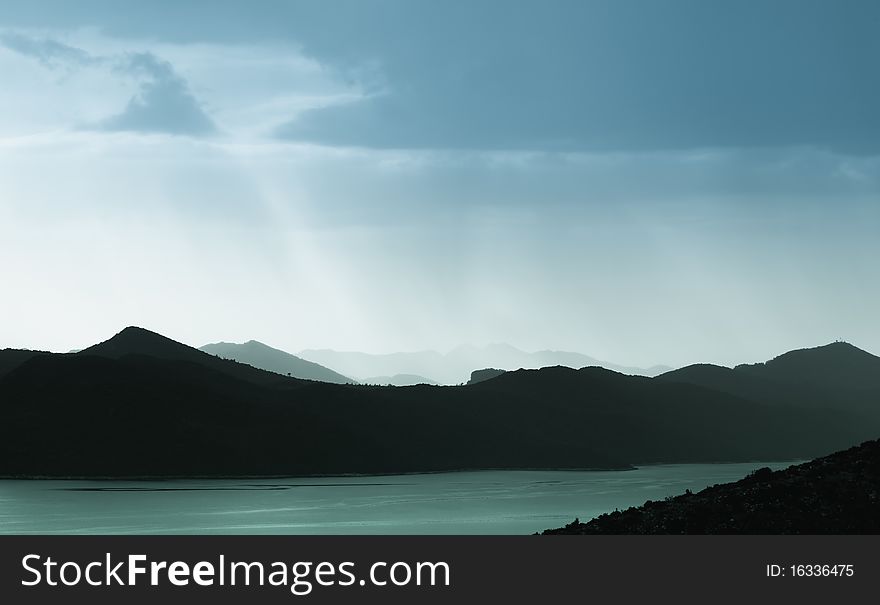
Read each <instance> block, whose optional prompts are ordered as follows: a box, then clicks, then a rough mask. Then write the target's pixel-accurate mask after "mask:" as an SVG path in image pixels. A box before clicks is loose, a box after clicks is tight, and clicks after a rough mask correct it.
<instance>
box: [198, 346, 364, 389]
mask: <svg viewBox="0 0 880 605" xmlns="http://www.w3.org/2000/svg"><path fill="white" fill-rule="evenodd" d="M200 350H201V351H204V352H205V353H210V354H211V355H217V356H218V357H223V358H225V359H233V360H235V361H238V362H241V363H246V364H248V365H252V366H254V367H255V368H260V369H262V370H268V371H270V372H276V373H278V374H284V375H288V376H293V377H294V378H302V379H304V380H320V381H321V382H332V383H336V384H347V383H351V382H355V381H354V380H352V379H351V378H348V377H346V376H343V375H342V374H339V373H337V372H334V371H333V370H331V369H329V368H325V367H324V366H322V365H319V364H317V363H314V362H311V361H307V360H305V359H300V358H299V357H297V356H295V355H291V354H290V353H286V352H285V351H281V350H279V349H273V348H272V347H270V346H268V345H264V344H263V343H261V342H257V341H256V340H249V341H248V342H245V343H242V344H236V343H231V342H216V343H213V344H207V345H205V346H203V347H201V348H200Z"/></svg>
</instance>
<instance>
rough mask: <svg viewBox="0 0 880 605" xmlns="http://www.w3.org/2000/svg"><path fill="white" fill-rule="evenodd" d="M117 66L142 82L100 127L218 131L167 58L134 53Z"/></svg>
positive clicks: (201, 131) (106, 128) (181, 131)
mask: <svg viewBox="0 0 880 605" xmlns="http://www.w3.org/2000/svg"><path fill="white" fill-rule="evenodd" d="M116 69H117V70H118V71H122V72H125V73H128V74H130V75H133V76H136V77H138V78H139V79H142V80H143V82H142V83H141V87H140V91H139V92H138V93H137V94H136V95H135V96H134V97H132V98H131V100H129V102H128V105H126V107H125V109H124V110H123V111H122V113H120V114H118V115H116V116H113V117H110V118H108V119H106V120H104V121H102V122H101V123H100V124H98V125H97V128H99V129H100V130H109V131H134V132H164V133H169V134H185V135H194V136H198V135H209V134H212V133H214V132H216V131H217V128H216V126H215V125H214V122H213V121H212V120H211V118H209V117H208V116H207V114H205V112H204V110H203V109H202V107H201V105H200V104H199V102H198V100H196V98H195V97H194V96H193V95H192V93H191V92H190V90H189V86H188V85H187V82H186V80H184V79H183V78H182V77H180V76H179V75H178V74H177V73H176V72H175V71H174V68H173V66H172V65H171V63H169V62H168V61H163V60H161V59H159V58H158V57H156V56H155V55H153V54H152V53H132V54H128V55H125V57H124V58H123V59H121V60H119V61H118V62H117V65H116Z"/></svg>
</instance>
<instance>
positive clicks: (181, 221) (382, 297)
mask: <svg viewBox="0 0 880 605" xmlns="http://www.w3.org/2000/svg"><path fill="white" fill-rule="evenodd" d="M877 31H880V4H878V3H876V2H873V1H865V2H860V1H858V0H845V1H839V0H829V1H818V0H770V1H758V0H743V1H741V2H728V1H724V2H722V1H716V0H667V1H664V2H652V1H649V0H642V1H632V0H614V1H611V0H607V1H605V0H602V1H596V0H583V1H581V0H574V1H558V0H541V1H531V0H529V1H526V0H520V1H516V2H509V1H501V0H475V1H472V2H437V1H432V2H427V1H421V0H367V1H361V0H330V1H323V2H318V1H314V2H295V1H290V2H288V1H284V2H282V1H271V0H249V1H248V2H229V1H226V2H224V1H213V2H202V1H192V2H186V3H182V2H176V1H167V0H156V1H154V2H126V1H112V2H111V1H97V0H81V1H79V2H76V3H72V2H66V1H61V0H58V1H51V0H42V1H40V0H36V1H34V0H28V1H26V2H25V1H18V0H6V1H4V2H3V3H2V4H0V267H2V269H0V279H2V281H0V283H2V289H0V292H2V295H0V347H25V348H34V349H45V350H53V351H66V350H70V349H75V348H82V347H84V346H87V345H89V344H92V343H94V342H96V341H100V340H104V339H106V338H109V337H110V336H112V335H113V334H114V333H116V332H118V331H119V330H121V329H122V328H123V327H125V326H128V325H139V326H142V327H146V328H149V329H152V330H155V331H158V332H161V333H163V334H165V335H167V336H169V337H172V338H175V339H176V340H180V341H182V342H185V343H187V344H191V345H195V346H200V345H202V344H205V343H208V342H216V341H220V340H224V341H234V342H241V341H246V340H250V339H256V340H260V341H262V342H266V343H267V344H270V345H272V346H276V347H278V348H282V349H285V350H288V351H291V352H296V351H299V350H302V349H307V348H334V349H338V350H360V351H366V352H376V353H382V352H391V351H408V350H423V349H434V350H439V351H446V350H449V349H452V348H453V347H455V346H457V345H460V344H463V343H471V344H475V345H482V344H487V343H493V342H505V343H510V344H512V345H514V346H517V347H520V348H522V349H525V350H542V349H556V350H570V351H579V352H582V353H585V354H588V355H591V356H593V357H596V358H599V359H604V360H607V361H611V362H615V363H620V364H628V365H641V366H650V365H654V364H667V365H673V366H677V365H684V364H687V363H693V362H713V363H722V364H726V365H731V364H736V363H742V362H752V361H759V360H764V359H769V358H772V357H773V356H775V355H778V354H780V353H782V352H784V351H786V350H790V349H794V348H801V347H808V346H817V345H821V344H826V343H828V342H831V341H834V340H838V339H840V340H847V341H849V342H852V343H853V344H856V345H857V346H860V347H862V348H864V349H867V350H869V351H872V352H874V353H875V354H877V353H880V318H878V308H880V307H878V302H880V77H878V74H880V36H878V35H876V32H877Z"/></svg>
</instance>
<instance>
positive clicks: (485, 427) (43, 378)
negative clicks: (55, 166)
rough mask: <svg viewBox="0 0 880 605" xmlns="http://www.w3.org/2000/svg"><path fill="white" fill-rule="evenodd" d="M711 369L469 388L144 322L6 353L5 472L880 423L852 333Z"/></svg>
mask: <svg viewBox="0 0 880 605" xmlns="http://www.w3.org/2000/svg"><path fill="white" fill-rule="evenodd" d="M257 348H258V349H259V347H257ZM273 355H274V354H273ZM705 367H706V366H696V368H697V369H694V368H693V367H692V368H691V369H688V368H685V369H683V370H680V371H677V372H673V373H667V374H665V375H663V376H661V377H659V378H654V379H650V378H645V377H638V376H627V375H624V374H620V373H617V372H612V371H609V370H605V369H602V368H596V367H587V368H584V369H581V370H574V369H571V368H565V367H547V368H543V369H540V370H517V371H512V372H503V373H500V372H499V371H497V370H496V371H494V372H489V373H477V374H476V377H477V378H485V379H483V380H481V381H479V382H476V383H474V384H470V385H467V386H458V387H439V386H428V385H420V386H411V387H376V386H368V385H351V384H330V383H326V382H315V381H307V380H301V379H298V378H293V377H289V376H286V375H281V374H277V373H274V372H269V371H266V370H263V369H259V368H255V367H252V366H250V365H246V364H242V363H237V362H235V361H231V360H228V359H223V358H221V357H217V356H215V355H211V354H208V353H205V352H204V351H200V350H198V349H194V348H192V347H188V346H186V345H183V344H181V343H178V342H175V341H173V340H171V339H168V338H166V337H164V336H161V335H159V334H155V333H153V332H150V331H148V330H143V329H141V328H134V327H131V328H126V329H125V330H123V331H122V332H120V333H119V334H117V335H116V336H114V337H113V338H111V339H109V340H107V341H104V342H102V343H100V344H98V345H95V346H92V347H89V348H87V349H84V350H83V351H80V352H79V353H75V354H51V353H42V352H37V351H20V350H4V351H0V475H3V476H54V477H58V476H84V477H101V476H108V477H121V476H127V477H134V476H165V477H167V476H248V475H260V476H265V475H313V474H347V473H401V472H414V471H441V470H455V469H474V468H581V469H582V468H627V467H630V466H631V465H634V464H645V463H674V462H717V461H746V460H755V459H765V460H769V459H776V460H779V459H788V458H805V457H812V456H815V455H819V454H824V453H827V452H829V451H833V450H835V449H840V448H841V447H845V446H847V445H849V444H851V443H857V442H860V441H863V440H865V439H867V438H869V437H871V436H874V435H876V434H877V433H878V432H880V412H878V401H880V399H878V394H880V391H878V389H877V388H876V382H875V381H876V377H877V376H880V358H877V357H875V356H873V355H871V354H869V353H867V352H865V351H861V350H859V349H856V348H855V347H852V346H851V345H846V344H842V343H836V344H833V345H828V346H826V347H820V348H817V349H811V350H806V351H796V352H793V353H790V354H787V355H784V356H782V357H780V358H777V360H774V361H771V362H768V363H767V364H764V365H762V366H745V367H739V368H736V369H734V370H730V371H726V370H725V369H724V368H714V369H712V370H711V372H710V373H711V376H710V377H714V376H715V375H716V374H717V375H720V376H722V377H723V379H721V380H715V379H714V378H713V380H711V381H710V380H709V379H706V378H705V377H704V374H707V373H706V372H704V369H705ZM820 370H821V371H820ZM493 373H494V374H495V375H494V377H492V374H493ZM694 375H697V377H698V378H699V380H701V381H702V382H701V383H700V384H697V383H695V380H696V379H695V378H694V377H693V376H694ZM805 383H808V384H809V387H808V389H806V388H805V387H804V384H805ZM853 385H855V386H853ZM806 390H809V392H810V393H811V396H810V397H801V394H803V393H804V392H806Z"/></svg>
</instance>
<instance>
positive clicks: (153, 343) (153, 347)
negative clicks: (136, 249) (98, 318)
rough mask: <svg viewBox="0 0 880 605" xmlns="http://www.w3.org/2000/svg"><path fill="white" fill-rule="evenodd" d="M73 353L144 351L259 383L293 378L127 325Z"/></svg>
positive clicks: (118, 354) (114, 355) (279, 382)
mask: <svg viewBox="0 0 880 605" xmlns="http://www.w3.org/2000/svg"><path fill="white" fill-rule="evenodd" d="M76 355H80V356H95V357H109V358H111V359H121V358H124V357H126V356H128V355H145V356H149V357H155V358H157V359H164V360H166V361H189V362H192V363H197V364H200V365H203V366H205V367H208V368H212V369H214V370H217V371H219V372H223V373H224V374H229V375H230V376H233V377H235V378H239V379H241V380H246V381H247V382H252V383H254V384H259V385H267V386H268V385H282V384H287V385H288V386H290V385H291V384H294V383H295V382H296V379H294V378H290V377H287V376H282V375H280V374H277V373H275V372H268V371H266V370H261V369H259V368H255V367H253V366H250V365H247V364H244V363H237V362H235V361H232V360H229V359H221V358H220V357H217V356H215V355H210V354H208V353H205V352H203V351H199V350H198V349H196V348H194V347H190V346H187V345H185V344H182V343H179V342H177V341H174V340H171V339H170V338H166V337H165V336H162V335H161V334H156V333H155V332H151V331H149V330H145V329H143V328H138V327H134V326H129V327H128V328H125V329H124V330H122V331H121V332H119V333H118V334H117V335H116V336H114V337H113V338H111V339H109V340H105V341H104V342H101V343H99V344H96V345H93V346H91V347H88V348H86V349H83V350H82V351H80V352H79V353H76Z"/></svg>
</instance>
